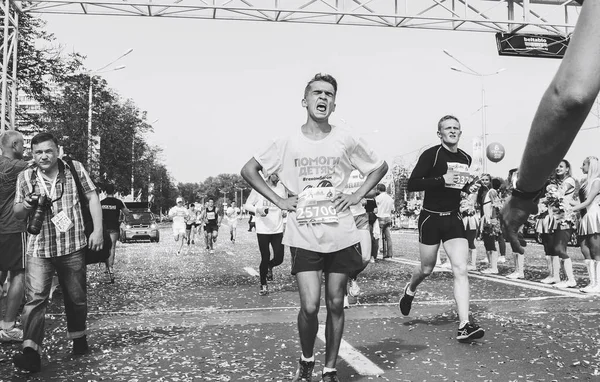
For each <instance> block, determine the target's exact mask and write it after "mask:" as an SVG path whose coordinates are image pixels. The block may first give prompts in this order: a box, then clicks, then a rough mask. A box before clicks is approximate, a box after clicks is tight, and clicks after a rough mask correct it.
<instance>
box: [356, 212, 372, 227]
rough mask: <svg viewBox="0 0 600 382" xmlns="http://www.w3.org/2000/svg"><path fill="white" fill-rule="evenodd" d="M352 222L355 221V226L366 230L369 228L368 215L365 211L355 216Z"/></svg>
mask: <svg viewBox="0 0 600 382" xmlns="http://www.w3.org/2000/svg"><path fill="white" fill-rule="evenodd" d="M354 223H356V228H358V229H364V230H368V229H369V215H368V214H367V213H366V212H365V213H364V214H360V215H357V216H355V217H354Z"/></svg>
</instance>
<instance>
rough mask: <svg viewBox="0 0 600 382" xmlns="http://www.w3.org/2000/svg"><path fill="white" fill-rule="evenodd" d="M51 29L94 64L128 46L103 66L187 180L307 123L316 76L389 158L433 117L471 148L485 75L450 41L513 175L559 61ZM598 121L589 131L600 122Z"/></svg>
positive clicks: (126, 25) (287, 28) (301, 33)
mask: <svg viewBox="0 0 600 382" xmlns="http://www.w3.org/2000/svg"><path fill="white" fill-rule="evenodd" d="M43 17H44V18H45V19H46V20H48V25H47V28H48V30H49V31H50V32H52V33H54V34H55V35H56V37H57V39H58V42H59V43H60V44H61V45H63V47H64V50H65V52H70V51H76V52H79V53H81V54H83V55H86V56H87V60H86V66H87V67H88V68H90V69H97V68H99V67H102V66H104V65H105V64H106V63H108V62H110V61H112V60H113V59H114V58H116V57H118V56H119V55H121V54H122V53H123V52H125V51H126V50H128V49H129V48H133V49H134V51H133V52H132V53H131V54H130V55H128V56H127V57H125V58H123V59H122V60H121V61H119V63H118V64H117V65H126V66H127V68H126V69H124V70H120V71H116V72H111V73H107V74H104V78H106V80H107V81H108V82H109V85H110V86H111V87H112V88H114V89H116V90H117V91H118V92H119V93H120V94H121V95H122V96H123V97H124V98H131V99H133V100H134V101H135V103H136V104H137V105H138V106H139V107H140V108H141V109H143V110H147V111H148V116H149V117H148V120H149V121H153V120H156V119H158V122H156V123H155V125H154V126H155V132H154V133H153V134H151V135H150V136H149V137H148V139H149V140H150V141H151V142H152V143H154V144H157V145H159V146H161V147H162V148H163V150H164V154H163V160H164V162H165V163H166V165H167V167H168V168H169V170H170V172H171V174H172V175H173V176H174V177H175V179H176V180H177V181H181V182H201V181H203V180H204V179H205V178H206V177H208V176H214V175H217V174H220V173H239V170H240V169H241V167H242V166H243V164H244V163H245V162H246V161H247V160H248V159H249V158H250V157H251V156H252V155H253V154H254V153H255V152H256V151H257V150H258V149H259V148H261V147H262V146H264V145H265V144H266V142H267V141H268V140H269V139H271V138H272V137H276V136H282V135H287V134H289V133H291V132H293V131H295V130H297V129H299V128H300V126H301V125H302V124H303V123H304V122H305V119H306V114H305V110H304V109H303V108H302V107H301V99H302V95H303V89H304V86H305V84H306V82H307V81H308V80H309V79H310V78H311V77H312V76H313V75H314V74H315V73H316V72H326V73H330V74H332V75H333V76H335V77H336V78H337V80H338V83H339V90H338V97H337V110H336V112H335V113H334V114H333V116H332V122H333V123H334V124H346V125H347V126H349V127H351V128H352V129H354V130H355V131H357V132H358V133H359V134H362V135H363V136H364V137H365V138H366V139H367V141H368V142H370V144H371V145H372V146H373V147H374V148H375V150H376V151H377V152H378V153H379V154H380V155H381V156H382V157H383V158H385V159H386V160H388V162H389V163H393V162H394V161H399V160H403V161H404V163H407V164H410V163H413V162H414V161H415V159H416V157H415V155H416V154H417V153H418V152H419V149H421V148H422V147H423V146H429V145H433V144H437V143H439V140H437V138H436V134H435V131H436V123H437V120H438V119H439V118H440V117H441V116H442V115H445V114H454V115H456V116H458V117H459V118H460V119H461V122H462V127H463V137H462V141H461V145H460V146H461V147H462V148H463V149H465V150H466V151H467V152H469V153H471V152H472V138H473V137H474V136H476V135H481V125H482V118H481V104H482V102H481V82H480V79H479V78H478V77H476V76H470V75H466V74H461V73H458V72H455V71H452V70H450V67H451V66H459V65H458V64H457V63H456V62H454V61H453V60H452V59H451V58H450V57H448V56H446V55H445V54H444V53H443V52H442V49H447V50H448V51H449V52H451V53H452V54H453V55H454V56H455V57H457V58H459V59H460V60H461V61H463V62H465V63H466V64H467V65H469V66H470V67H472V68H474V69H475V70H477V71H479V72H481V73H493V72H495V71H497V70H499V69H501V68H504V69H505V70H504V71H503V72H502V73H500V74H498V75H494V76H490V77H487V78H486V80H485V90H486V98H487V102H486V103H487V105H488V108H487V130H488V134H489V135H488V143H491V142H500V143H501V144H503V145H504V146H505V148H506V157H505V158H504V160H503V161H501V162H500V163H498V164H490V165H489V166H488V170H489V171H490V172H491V173H492V175H497V176H503V177H505V176H506V173H507V172H508V169H510V168H512V167H516V166H517V165H518V162H519V160H520V157H521V155H522V151H523V148H524V145H525V139H526V137H527V132H528V130H529V127H530V124H531V120H532V118H533V115H534V113H535V110H536V108H537V105H538V103H539V100H540V98H541V96H542V93H543V92H544V91H545V89H546V87H547V86H548V84H549V82H550V80H551V78H552V76H553V75H554V73H555V71H556V69H557V68H558V65H559V63H560V60H556V59H541V58H516V57H503V56H499V55H498V53H497V50H496V42H495V37H494V34H492V33H470V32H447V31H426V30H409V29H391V28H375V27H348V26H324V25H300V24H283V23H251V22H235V21H215V20H182V19H158V18H132V17H111V18H108V17H96V16H51V15H44V16H43ZM598 125H600V123H598V119H597V118H596V117H595V116H591V117H590V118H588V121H586V126H587V127H592V126H598ZM598 138H600V129H598V128H595V129H590V130H586V131H582V132H580V134H579V136H578V137H577V140H576V141H575V144H574V145H573V147H572V149H571V151H570V152H569V154H568V155H567V159H569V160H570V161H571V162H572V164H573V167H574V169H575V171H574V174H575V175H576V176H577V177H581V176H582V173H581V171H580V170H579V167H580V165H581V162H582V161H583V159H584V158H585V157H586V156H588V155H592V154H593V155H597V156H598V155H600V153H599V152H598V148H597V147H598Z"/></svg>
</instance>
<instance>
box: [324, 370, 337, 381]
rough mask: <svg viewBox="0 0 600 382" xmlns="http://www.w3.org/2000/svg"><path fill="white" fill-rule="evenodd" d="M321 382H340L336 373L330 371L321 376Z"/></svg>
mask: <svg viewBox="0 0 600 382" xmlns="http://www.w3.org/2000/svg"><path fill="white" fill-rule="evenodd" d="M322 382H340V380H339V379H338V376H337V371H330V372H328V373H325V374H323V379H322Z"/></svg>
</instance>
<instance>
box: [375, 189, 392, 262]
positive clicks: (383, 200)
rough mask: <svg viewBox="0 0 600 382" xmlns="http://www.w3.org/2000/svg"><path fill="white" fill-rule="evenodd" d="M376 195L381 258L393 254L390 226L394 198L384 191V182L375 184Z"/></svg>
mask: <svg viewBox="0 0 600 382" xmlns="http://www.w3.org/2000/svg"><path fill="white" fill-rule="evenodd" d="M377 193H378V195H377V196H376V197H375V202H376V203H377V220H379V228H381V238H382V239H383V245H382V246H383V258H384V259H387V258H388V257H392V256H393V255H394V250H393V249H394V247H393V245H392V235H391V231H390V228H391V226H392V211H393V210H394V199H392V197H391V196H390V195H389V194H388V193H387V192H386V188H385V184H383V183H380V184H378V185H377Z"/></svg>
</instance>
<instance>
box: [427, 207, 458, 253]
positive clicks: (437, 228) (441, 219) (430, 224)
mask: <svg viewBox="0 0 600 382" xmlns="http://www.w3.org/2000/svg"><path fill="white" fill-rule="evenodd" d="M466 237H467V236H466V233H465V226H464V225H463V222H462V216H461V215H460V213H459V212H458V211H452V212H449V213H447V214H439V213H435V212H429V211H425V210H421V214H420V215H419V243H421V244H425V245H436V244H439V243H440V241H441V242H446V241H448V240H451V239H459V238H461V239H466Z"/></svg>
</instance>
